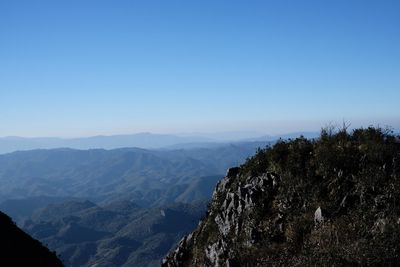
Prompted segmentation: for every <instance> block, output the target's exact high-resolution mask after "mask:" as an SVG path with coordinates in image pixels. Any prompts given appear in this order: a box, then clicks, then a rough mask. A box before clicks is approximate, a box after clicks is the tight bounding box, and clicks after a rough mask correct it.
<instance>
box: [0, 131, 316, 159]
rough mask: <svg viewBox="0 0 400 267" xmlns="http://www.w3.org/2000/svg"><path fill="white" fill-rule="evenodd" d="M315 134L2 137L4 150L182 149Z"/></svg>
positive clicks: (238, 133)
mask: <svg viewBox="0 0 400 267" xmlns="http://www.w3.org/2000/svg"><path fill="white" fill-rule="evenodd" d="M301 134H302V135H304V136H305V137H309V138H313V137H316V136H317V135H318V133H317V132H301V133H289V134H284V135H275V136H272V135H262V134H257V133H251V132H227V133H215V134H204V133H197V134H185V135H184V134H182V135H172V134H154V133H137V134H127V135H110V136H92V137H80V138H56V137H36V138H26V137H17V136H8V137H1V138H0V154H4V153H10V152H14V151H21V150H35V149H55V148H71V149H116V148H128V147H136V148H143V149H181V148H185V149H186V148H205V147H216V146H221V145H222V146H223V145H227V144H229V143H237V142H242V143H243V142H254V141H262V142H265V141H274V140H277V139H279V138H284V139H286V138H292V137H297V136H299V135H301Z"/></svg>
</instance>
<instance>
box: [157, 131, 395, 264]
mask: <svg viewBox="0 0 400 267" xmlns="http://www.w3.org/2000/svg"><path fill="white" fill-rule="evenodd" d="M399 252H400V143H399V139H398V137H396V136H394V135H392V134H391V133H390V131H384V130H382V129H376V128H368V129H357V130H354V131H353V132H352V133H348V132H347V131H346V130H345V129H343V130H340V131H337V132H334V131H333V130H323V131H322V133H321V137H320V138H319V139H316V140H307V139H305V138H298V139H295V140H289V141H280V142H278V143H277V144H275V145H274V146H273V147H272V148H266V149H263V150H259V151H258V153H257V154H256V155H255V156H254V157H252V158H250V159H249V160H248V161H247V162H246V163H245V164H244V165H242V166H240V167H239V168H232V169H230V170H229V171H228V173H227V175H226V177H225V178H224V179H223V180H222V181H220V183H219V184H218V185H217V187H216V189H215V191H214V194H213V199H212V202H211V203H210V206H209V209H208V213H207V215H206V217H205V218H204V220H203V221H201V222H200V223H199V225H198V227H197V229H196V230H195V231H194V232H193V233H191V234H190V235H188V236H186V237H184V238H183V239H182V240H181V242H180V243H179V245H178V247H177V248H176V249H175V250H174V251H172V252H171V253H170V254H169V255H168V256H167V257H166V258H165V259H164V260H163V263H162V265H163V266H397V264H398V262H400V257H399V256H400V254H399Z"/></svg>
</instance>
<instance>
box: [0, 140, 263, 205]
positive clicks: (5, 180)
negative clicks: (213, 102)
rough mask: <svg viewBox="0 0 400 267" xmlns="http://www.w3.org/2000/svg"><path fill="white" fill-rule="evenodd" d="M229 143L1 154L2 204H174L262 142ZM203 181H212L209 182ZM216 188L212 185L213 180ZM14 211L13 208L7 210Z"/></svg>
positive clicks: (247, 154) (0, 194) (236, 162)
mask: <svg viewBox="0 0 400 267" xmlns="http://www.w3.org/2000/svg"><path fill="white" fill-rule="evenodd" d="M267 144H268V143H266V142H264V143H258V142H251V143H243V144H227V145H224V146H220V147H215V148H197V149H179V150H145V149H139V148H126V149H114V150H104V149H92V150H73V149H52V150H32V151H20V152H13V153H10V154H4V155H0V183H1V185H2V186H1V188H0V202H4V201H6V200H10V199H24V198H31V197H41V196H46V197H47V198H49V197H51V198H60V197H61V198H66V197H75V198H82V199H89V200H91V201H95V202H104V203H106V202H111V201H115V200H118V199H130V200H133V201H135V202H136V203H137V204H139V205H142V206H154V205H159V204H167V203H168V202H171V201H172V202H174V201H175V199H176V198H178V197H179V195H180V194H182V193H183V192H184V191H185V190H187V189H186V188H187V187H189V186H190V184H191V183H193V182H196V183H202V178H203V177H210V176H213V177H215V178H214V181H215V182H216V181H217V178H216V177H217V176H218V178H219V177H222V176H223V173H224V171H225V170H226V169H227V168H229V167H231V166H234V165H237V164H240V163H242V162H244V160H245V159H246V158H247V157H249V156H250V155H252V154H254V152H255V151H256V149H257V147H258V146H260V145H261V146H262V145H263V146H265V145H267ZM204 182H205V183H208V184H210V183H209V182H208V181H204ZM210 186H211V187H210V189H209V190H212V188H213V186H214V185H213V184H210ZM8 212H10V213H13V211H11V210H8Z"/></svg>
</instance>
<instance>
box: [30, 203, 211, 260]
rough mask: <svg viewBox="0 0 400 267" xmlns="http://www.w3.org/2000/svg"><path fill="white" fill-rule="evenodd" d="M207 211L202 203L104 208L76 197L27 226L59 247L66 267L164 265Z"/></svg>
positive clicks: (47, 209)
mask: <svg viewBox="0 0 400 267" xmlns="http://www.w3.org/2000/svg"><path fill="white" fill-rule="evenodd" d="M204 212H205V204H202V203H199V204H198V205H183V204H176V205H173V206H166V207H163V208H156V209H144V208H140V207H138V206H137V205H135V204H134V203H132V202H130V201H118V202H113V203H110V204H109V205H107V206H103V207H100V206H97V205H95V204H93V203H91V202H88V201H71V202H65V203H61V204H56V205H51V206H48V207H47V208H45V209H43V210H41V211H38V212H36V214H35V215H34V216H33V219H32V220H29V221H27V222H26V223H25V225H24V229H25V230H26V231H27V232H28V233H30V234H31V235H32V236H34V237H35V238H38V239H40V240H41V241H42V242H45V243H46V244H48V246H49V247H50V248H51V249H54V250H55V251H57V253H58V254H59V255H60V258H61V259H63V261H64V262H65V264H66V266H98V267H100V266H104V267H110V266H159V264H160V261H161V259H162V257H163V256H165V254H166V253H167V252H168V251H169V250H170V249H171V247H172V246H173V245H175V244H176V243H177V242H178V241H179V239H180V238H181V237H182V236H183V235H185V234H187V233H188V232H190V231H191V230H192V229H194V228H195V227H196V225H197V222H198V220H199V218H200V216H202V215H203V214H204Z"/></svg>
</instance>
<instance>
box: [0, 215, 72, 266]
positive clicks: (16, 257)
mask: <svg viewBox="0 0 400 267" xmlns="http://www.w3.org/2000/svg"><path fill="white" fill-rule="evenodd" d="M0 236H1V240H0V266H32V267H58V266H60V267H62V266H64V265H63V264H62V262H61V261H60V260H59V259H58V258H57V256H56V254H55V253H52V252H50V251H49V250H48V249H47V248H46V247H44V246H43V245H42V244H41V243H40V242H39V241H37V240H35V239H33V238H31V237H30V236H29V235H27V234H26V233H25V232H23V231H22V230H21V229H19V228H18V227H17V226H16V225H15V224H14V223H13V221H12V220H11V218H10V217H8V216H7V215H6V214H4V213H2V212H0Z"/></svg>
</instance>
